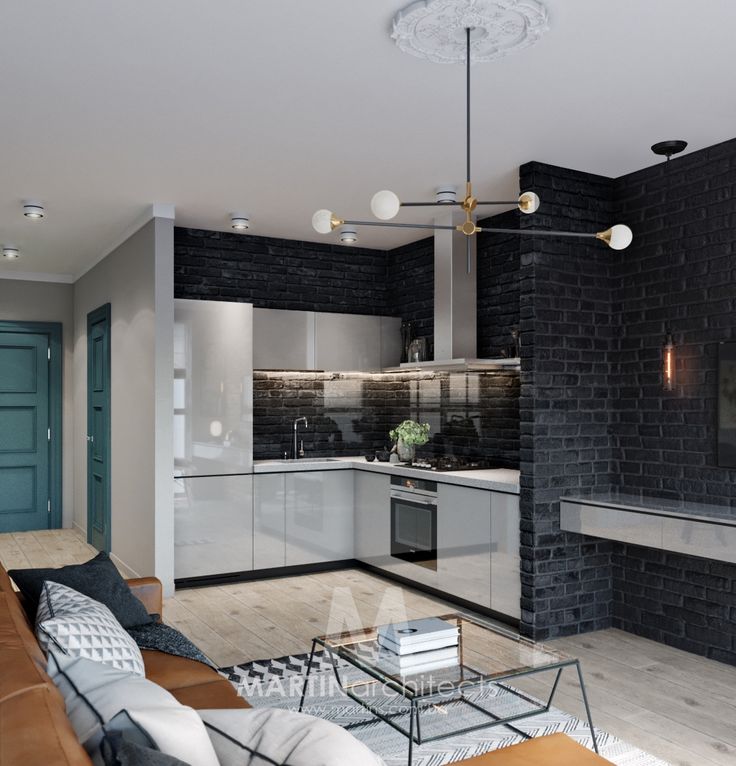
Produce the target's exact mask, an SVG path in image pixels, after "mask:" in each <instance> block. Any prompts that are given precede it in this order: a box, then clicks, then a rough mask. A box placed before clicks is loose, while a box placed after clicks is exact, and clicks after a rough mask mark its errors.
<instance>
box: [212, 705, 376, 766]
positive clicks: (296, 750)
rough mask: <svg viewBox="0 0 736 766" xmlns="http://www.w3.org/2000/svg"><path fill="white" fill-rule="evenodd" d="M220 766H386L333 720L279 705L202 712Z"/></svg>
mask: <svg viewBox="0 0 736 766" xmlns="http://www.w3.org/2000/svg"><path fill="white" fill-rule="evenodd" d="M197 712H198V713H199V715H200V716H201V718H202V720H203V721H204V725H205V726H206V727H207V732H208V734H209V735H210V739H211V740H212V744H213V745H214V747H215V752H216V753H217V757H218V758H219V759H220V766H274V764H284V765H285V766H286V765H287V764H288V766H346V765H347V764H349V765H350V766H381V764H383V760H382V759H381V758H380V757H379V756H377V755H376V754H375V753H374V752H372V751H371V750H369V749H368V748H367V747H366V746H365V745H364V744H363V743H362V742H361V741H360V740H357V739H356V738H355V737H354V736H353V735H352V734H350V732H348V731H345V729H343V728H341V727H340V726H337V725H336V724H334V723H331V722H330V721H324V720H322V719H321V718H315V717H314V716H311V715H305V714H304V713H293V712H291V711H290V710H279V709H277V708H260V709H257V708H253V709H251V710H244V709H237V710H235V709H233V710H199V711H197Z"/></svg>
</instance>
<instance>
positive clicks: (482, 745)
mask: <svg viewBox="0 0 736 766" xmlns="http://www.w3.org/2000/svg"><path fill="white" fill-rule="evenodd" d="M308 661H309V655H308V654H299V655H294V656H289V657H278V658H276V659H269V660H259V661H255V662H246V663H243V664H242V665H235V666H232V667H227V668H220V673H221V674H222V675H223V676H225V677H226V678H227V679H228V680H229V681H230V682H231V683H232V684H233V686H235V688H236V690H237V691H238V693H239V694H240V695H241V696H243V697H245V698H247V700H248V702H249V703H250V704H251V705H253V707H277V708H283V709H287V710H298V708H299V700H300V698H301V694H302V688H303V685H304V676H305V673H306V670H307V664H308ZM339 669H340V673H341V675H342V676H343V680H344V681H346V682H350V681H352V680H358V679H359V678H360V676H359V675H357V671H356V670H355V669H354V668H353V667H352V666H350V665H349V664H348V663H346V662H344V661H342V660H341V661H340V662H339ZM351 674H353V675H351ZM363 678H364V676H363ZM473 702H475V703H476V704H480V705H482V706H483V707H487V709H489V710H493V711H494V712H495V713H498V714H501V715H504V716H505V715H508V714H513V713H518V712H522V707H521V706H523V705H524V704H528V703H525V702H524V701H523V700H521V699H520V698H519V697H517V696H516V695H514V694H511V693H509V692H508V691H506V690H504V689H503V688H502V687H499V686H497V685H493V684H491V685H487V686H485V687H484V688H483V689H482V690H480V691H479V692H478V693H477V696H476V697H475V698H474V699H473ZM371 703H372V704H373V705H376V704H377V705H379V706H380V707H381V708H382V709H383V710H384V711H385V712H389V713H393V714H394V715H396V716H397V717H399V720H400V719H401V714H402V710H403V709H405V706H404V705H403V700H401V699H400V698H398V697H396V696H394V695H391V694H388V693H386V691H385V690H381V693H380V697H379V698H377V697H375V696H374V697H371ZM453 705H454V703H451V704H449V705H446V706H443V707H442V708H441V709H440V708H437V709H436V712H435V711H434V710H433V709H431V708H430V709H428V710H427V711H426V712H424V713H422V718H421V725H422V730H423V734H424V735H425V736H427V735H431V734H441V733H442V732H443V729H445V730H448V731H450V730H452V729H460V728H462V727H463V725H465V726H472V725H473V724H474V723H476V722H478V721H483V720H484V719H483V717H482V714H479V713H478V711H476V710H474V709H473V708H472V707H470V706H467V705H463V704H462V703H457V705H456V706H455V707H453ZM527 709H529V708H527ZM304 712H305V713H310V714H311V715H315V716H318V717H320V718H325V719H327V720H329V721H332V722H333V723H336V724H339V725H340V726H343V727H345V728H348V729H350V731H351V733H352V734H353V735H354V736H355V737H357V738H358V739H360V740H361V741H362V742H364V743H365V744H366V745H367V746H368V747H369V748H370V749H371V750H373V752H375V753H378V755H380V756H381V757H382V758H383V760H384V761H385V762H386V765H387V766H406V762H407V745H408V740H407V738H406V737H405V736H404V735H402V734H401V733H400V732H397V731H396V730H395V729H393V728H392V727H391V726H388V725H387V724H385V723H383V722H382V721H380V720H378V719H377V718H375V717H374V716H373V715H372V714H371V713H370V712H369V711H367V710H365V709H364V708H363V707H361V706H360V705H359V704H358V703H357V702H354V701H353V700H351V699H349V698H348V697H346V696H345V694H343V693H342V692H341V691H340V688H339V686H338V685H337V682H336V680H335V676H334V673H333V670H332V665H331V664H330V662H329V661H328V660H325V659H324V658H323V657H322V655H321V654H319V653H317V654H315V658H314V662H313V663H312V671H311V673H310V676H309V687H308V689H307V695H306V697H305V704H304ZM593 723H595V719H594V720H593ZM514 726H515V727H516V728H518V729H520V730H521V731H523V732H525V733H527V734H530V735H531V736H533V737H541V736H544V735H546V734H554V733H556V732H564V733H565V734H567V735H568V736H569V737H572V739H574V740H576V741H577V742H579V743H580V744H581V745H584V746H586V747H588V748H590V749H591V750H592V749H593V744H592V738H591V736H590V732H589V730H588V726H587V724H586V723H584V722H583V721H581V720H580V719H578V718H576V717H575V716H572V715H569V714H568V713H564V712H563V711H561V710H558V709H556V708H554V707H551V708H550V709H549V711H547V712H546V713H539V714H538V715H535V716H534V717H532V718H526V719H523V720H521V721H517V722H516V723H515V724H514ZM595 731H596V737H597V739H598V749H599V751H600V754H601V755H602V756H603V757H604V758H607V759H608V760H609V761H611V762H612V763H614V764H616V766H669V765H668V764H667V763H666V762H665V761H662V760H661V759H659V758H655V757H654V756H653V755H649V754H648V753H645V752H644V751H643V750H640V749H639V748H637V747H634V746H633V745H629V744H628V743H626V742H623V741H622V740H620V739H618V738H617V737H614V736H613V735H612V734H608V733H607V732H605V731H603V730H602V729H599V728H597V727H596V730H595ZM522 741H524V737H523V736H522V735H521V734H519V733H517V732H515V731H513V730H512V729H509V728H507V727H506V726H502V725H501V726H489V727H486V728H483V729H478V730H476V731H473V732H469V733H467V734H461V735H450V736H448V737H446V738H443V739H440V740H435V741H434V742H427V743H425V744H423V745H419V746H417V745H415V746H414V758H413V764H414V766H445V764H449V763H454V762H456V761H462V760H463V759H465V758H472V757H473V756H476V755H482V754H483V753H487V752H489V751H491V750H497V749H499V748H502V747H508V746H509V745H515V744H516V743H517V742H522ZM560 766H563V765H562V764H560Z"/></svg>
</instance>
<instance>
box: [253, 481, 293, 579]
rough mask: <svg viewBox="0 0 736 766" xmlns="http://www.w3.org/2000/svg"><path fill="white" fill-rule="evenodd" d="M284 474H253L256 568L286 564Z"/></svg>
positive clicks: (254, 557)
mask: <svg viewBox="0 0 736 766" xmlns="http://www.w3.org/2000/svg"><path fill="white" fill-rule="evenodd" d="M285 497H286V486H285V474H283V473H263V474H256V475H255V476H254V477H253V569H271V568H272V567H283V566H285V565H286V540H285V536H286V532H285V516H284V508H285V505H284V499H285Z"/></svg>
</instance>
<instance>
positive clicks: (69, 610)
mask: <svg viewBox="0 0 736 766" xmlns="http://www.w3.org/2000/svg"><path fill="white" fill-rule="evenodd" d="M36 636H37V637H38V642H39V644H40V645H41V648H42V649H43V650H44V651H45V652H48V648H49V645H52V646H54V647H56V648H57V649H59V650H60V651H62V652H64V654H67V655H69V656H72V657H85V658H86V659H88V660H94V661H95V662H104V663H106V664H108V665H111V666H112V667H114V668H118V669H119V670H127V671H129V672H131V673H135V674H137V675H139V676H145V675H146V669H145V665H144V664H143V657H142V656H141V650H140V649H139V648H138V646H137V644H136V643H135V641H134V640H133V639H132V638H131V637H130V636H129V635H128V632H127V631H126V630H125V628H123V626H122V625H121V624H120V623H119V622H118V621H117V620H116V619H115V617H114V616H113V613H112V612H111V611H110V610H109V609H108V608H107V607H106V606H105V605H104V604H100V603H99V601H95V600H94V599H92V598H89V596H84V595H82V594H81V593H78V592H77V591H75V590H73V589H72V588H67V587H66V585H60V584H59V583H58V582H51V581H48V582H45V583H44V586H43V591H42V593H41V600H40V601H39V602H38V613H37V615H36Z"/></svg>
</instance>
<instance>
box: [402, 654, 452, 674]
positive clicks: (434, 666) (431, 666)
mask: <svg viewBox="0 0 736 766" xmlns="http://www.w3.org/2000/svg"><path fill="white" fill-rule="evenodd" d="M459 664H460V663H459V662H458V659H457V657H456V658H455V659H454V660H437V662H426V663H425V664H424V665H414V666H413V667H411V668H401V669H400V670H399V675H401V676H404V677H406V676H418V675H420V674H422V673H430V672H431V671H433V670H442V669H444V668H452V667H456V666H457V665H459Z"/></svg>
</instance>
